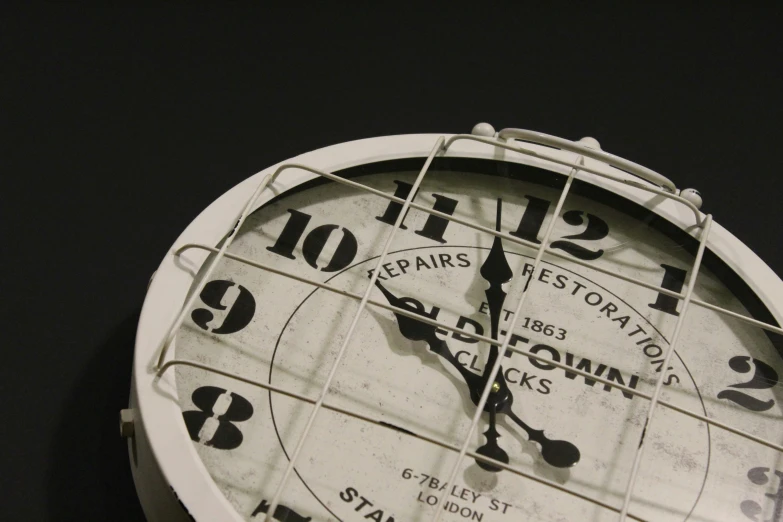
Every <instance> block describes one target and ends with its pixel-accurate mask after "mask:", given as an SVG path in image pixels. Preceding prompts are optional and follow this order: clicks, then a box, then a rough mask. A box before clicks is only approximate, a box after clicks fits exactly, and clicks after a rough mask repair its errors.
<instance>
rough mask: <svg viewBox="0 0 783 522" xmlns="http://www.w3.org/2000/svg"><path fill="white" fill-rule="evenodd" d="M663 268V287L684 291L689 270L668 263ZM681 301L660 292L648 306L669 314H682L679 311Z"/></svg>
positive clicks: (674, 290)
mask: <svg viewBox="0 0 783 522" xmlns="http://www.w3.org/2000/svg"><path fill="white" fill-rule="evenodd" d="M661 268H663V270H664V272H663V282H662V283H661V287H663V288H665V289H666V290H671V291H672V292H677V293H680V292H681V291H682V287H683V285H684V284H685V278H686V277H687V275H688V272H686V271H685V270H683V269H682V268H677V267H676V266H671V265H666V264H662V265H661ZM679 301H680V300H679V299H677V298H676V297H672V296H670V295H666V294H661V293H659V294H658V298H657V299H656V300H655V302H654V303H650V304H648V306H649V307H650V308H654V309H655V310H660V311H661V312H666V313H667V314H671V315H680V312H678V311H677V305H678V304H679Z"/></svg>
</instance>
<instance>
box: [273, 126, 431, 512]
mask: <svg viewBox="0 0 783 522" xmlns="http://www.w3.org/2000/svg"><path fill="white" fill-rule="evenodd" d="M444 141H445V138H444V137H443V136H441V137H439V138H438V139H437V140H436V142H435V146H434V147H433V148H432V151H431V152H430V154H429V156H427V160H426V161H425V162H424V166H423V167H422V168H421V171H420V172H419V175H418V176H417V177H416V181H415V182H414V183H413V186H412V187H411V191H410V194H408V197H407V198H406V199H405V203H404V204H403V206H402V209H400V214H399V215H398V216H397V219H396V220H395V222H394V226H392V229H391V230H390V231H389V235H388V237H387V238H386V243H385V244H384V246H383V250H382V251H381V255H380V256H379V257H378V262H377V263H376V265H375V270H373V272H372V276H371V277H370V281H369V283H368V284H367V289H366V290H365V291H364V295H363V296H362V300H361V301H360V302H359V306H358V307H357V310H356V313H355V314H354V316H353V320H352V322H351V326H350V328H348V332H347V333H346V335H345V339H344V340H343V344H342V346H341V347H340V350H339V351H338V352H337V356H336V357H335V359H334V363H332V368H331V369H330V370H329V375H328V376H327V378H326V380H325V381H324V385H323V387H322V388H321V392H320V394H319V397H318V401H317V402H316V403H315V405H314V406H313V410H312V412H310V417H309V418H308V419H307V424H305V427H304V430H303V431H302V434H301V435H300V436H299V442H298V443H297V445H296V448H295V449H294V451H293V452H292V453H291V456H290V458H289V459H288V466H287V467H286V470H285V472H284V473H283V477H282V478H281V479H280V484H279V485H278V487H277V491H276V492H275V496H274V497H273V498H272V501H271V502H270V503H269V509H268V510H267V512H266V516H265V517H264V522H272V516H273V515H274V513H275V511H276V510H277V505H278V504H279V503H280V498H281V497H282V496H283V489H284V488H285V485H286V483H287V482H288V478H289V477H290V476H291V472H292V471H293V470H294V466H295V465H296V460H297V458H298V457H299V454H300V453H301V450H302V448H303V447H304V444H305V441H306V440H307V436H308V435H309V434H310V430H311V429H312V427H313V422H315V417H316V416H317V415H318V411H319V410H320V408H321V405H322V404H323V402H324V399H326V395H327V393H329V387H330V386H331V384H332V380H333V379H334V376H335V374H336V373H337V369H338V368H339V366H340V362H341V361H342V359H343V355H344V354H345V351H346V349H347V348H348V343H349V342H350V341H351V339H352V338H353V333H354V331H355V329H356V325H357V324H358V323H359V318H360V317H361V315H362V311H363V310H364V308H365V306H366V305H367V301H368V300H369V299H370V294H371V293H372V290H373V287H374V286H375V282H376V281H377V280H378V276H379V275H380V273H381V266H382V265H383V262H384V260H385V259H386V256H387V255H388V253H389V248H390V247H391V244H392V241H393V240H394V236H395V235H396V234H397V231H398V230H399V229H400V225H402V222H403V220H404V219H405V216H406V214H407V213H408V209H409V208H410V204H411V201H413V199H414V198H415V197H416V194H417V193H418V191H419V186H420V185H421V182H422V180H423V179H424V176H425V175H426V174H427V171H428V170H429V168H430V165H431V164H432V160H433V159H434V158H435V155H436V154H437V153H438V152H439V151H440V150H441V147H442V146H443V142H444Z"/></svg>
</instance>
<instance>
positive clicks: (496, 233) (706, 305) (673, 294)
mask: <svg viewBox="0 0 783 522" xmlns="http://www.w3.org/2000/svg"><path fill="white" fill-rule="evenodd" d="M467 137H471V138H475V136H467ZM483 142H484V141H482V143H483ZM498 146H500V145H498ZM506 148H509V147H506ZM511 149H512V150H517V149H515V148H511ZM569 165H570V164H569ZM574 168H577V166H574ZM287 169H300V170H305V171H308V172H311V173H313V174H317V175H319V176H322V177H325V178H327V179H329V180H332V181H335V182H337V183H340V184H343V185H347V186H350V187H353V188H356V189H359V190H362V191H365V192H368V193H370V194H374V195H376V196H379V197H382V198H384V199H387V200H389V201H393V202H395V203H400V204H405V201H406V200H404V199H402V198H398V197H396V196H392V195H390V194H386V193H385V192H382V191H380V190H377V189H374V188H372V187H368V186H366V185H362V184H361V183H357V182H355V181H351V180H348V179H345V178H342V177H340V176H336V175H334V174H332V173H329V172H325V171H321V170H318V169H314V168H312V167H308V166H307V165H300V164H296V163H289V164H285V165H282V166H281V167H280V168H279V169H278V170H277V171H276V172H275V173H274V174H273V175H272V176H273V177H276V176H278V175H279V174H280V173H281V172H282V171H284V170H287ZM579 170H585V171H589V170H588V169H587V168H586V167H585V168H579ZM607 177H608V176H607ZM611 179H614V178H611ZM618 180H619V181H622V180H620V179H619V178H618ZM264 182H266V179H265V180H264V181H263V182H262V183H264ZM267 184H268V183H267ZM640 188H644V190H648V191H651V192H654V193H656V194H661V195H664V196H666V197H670V198H672V199H675V200H677V201H682V202H684V203H685V204H686V205H690V206H693V204H692V203H690V202H689V201H687V200H684V199H682V198H679V197H678V196H673V195H671V194H669V193H667V192H664V191H658V190H655V189H651V188H650V187H642V186H641V185H640ZM410 208H415V209H417V210H420V211H422V212H425V213H427V214H431V215H434V216H438V217H440V218H443V219H446V220H448V221H453V222H454V223H457V224H460V225H463V226H466V227H469V228H472V229H474V230H479V231H481V232H485V233H487V234H490V235H492V236H495V237H499V238H501V239H504V240H507V241H509V242H511V243H515V244H518V245H521V246H525V247H529V248H531V249H535V250H537V249H538V248H539V247H540V245H538V244H536V243H533V242H532V241H527V240H524V239H521V238H518V237H516V236H512V235H510V234H508V233H505V232H499V231H496V230H494V229H492V228H489V227H485V226H483V225H479V224H476V223H473V222H471V221H468V220H464V219H461V218H458V217H454V216H452V215H450V214H445V213H443V212H440V211H437V210H435V209H432V208H428V207H425V206H422V205H419V204H417V203H413V202H411V203H410ZM693 208H694V209H695V207H693ZM241 222H244V219H242V220H241ZM241 222H240V223H239V224H238V225H237V226H236V227H235V231H236V230H237V229H238V228H239V227H240V226H241ZM229 239H230V240H232V241H233V234H232V236H231V237H230V238H229ZM186 246H187V245H186ZM225 246H226V245H224V247H225ZM185 249H186V248H185V247H180V248H179V249H178V250H177V251H176V252H175V254H177V255H179V254H180V253H181V252H182V251H184V250H185ZM221 251H222V252H218V256H220V257H222V256H223V255H225V254H226V251H225V248H222V249H221ZM545 251H546V253H547V254H549V255H552V256H554V257H557V258H560V259H565V260H567V261H569V262H571V263H574V264H577V265H579V266H583V267H585V268H588V269H590V270H594V271H596V272H599V273H602V274H605V275H609V276H612V277H615V278H617V279H621V280H623V281H626V282H628V283H631V284H634V285H637V286H641V287H643V288H647V289H649V290H653V291H654V292H657V293H661V294H664V295H667V296H671V297H674V298H676V299H680V300H682V299H684V298H685V295H684V294H682V293H678V292H674V291H672V290H669V289H667V288H663V287H662V286H657V285H654V284H651V283H648V282H646V281H642V280H641V279H637V278H634V277H630V276H626V275H624V274H620V273H617V272H613V271H611V270H609V269H606V268H602V267H600V266H595V265H592V264H590V263H588V262H586V261H583V260H581V259H578V258H574V257H571V256H568V255H566V254H563V253H561V252H558V251H557V250H552V249H551V248H549V247H547V248H546V250H545ZM217 261H219V257H218V258H216V259H215V260H213V264H216V263H217ZM211 273H212V267H210V269H209V270H208V271H207V275H209V274H211ZM205 284H206V283H205ZM197 290H198V291H199V292H200V290H201V288H199V287H197ZM194 293H197V292H194ZM194 302H195V298H194V297H193V296H191V300H190V301H189V302H188V303H186V304H185V305H183V309H186V310H187V309H189V308H190V306H192V305H193V303H194ZM691 304H695V305H697V306H701V307H704V308H707V309H710V310H712V311H714V312H716V313H719V314H723V315H728V316H730V317H733V318H735V319H737V320H740V321H743V322H746V323H748V324H751V325H753V326H757V327H759V328H762V329H764V330H768V331H770V332H774V333H777V334H780V335H783V328H781V327H779V326H775V325H772V324H769V323H765V322H763V321H759V320H757V319H753V318H751V317H748V316H745V315H742V314H739V313H737V312H732V311H731V310H727V309H725V308H721V307H719V306H717V305H714V304H711V303H707V302H705V301H702V300H701V299H696V298H692V299H691ZM184 313H186V312H183V313H182V314H181V315H183V316H184ZM183 319H184V317H183ZM179 326H181V321H179V323H176V322H175V324H174V325H173V326H172V328H171V329H170V332H169V335H168V336H167V342H166V343H165V344H164V347H165V349H168V344H169V343H170V342H171V339H173V332H174V331H175V329H176V328H179ZM162 356H165V353H164V354H162ZM162 360H163V357H161V359H160V361H159V363H160V362H162ZM158 367H159V366H158Z"/></svg>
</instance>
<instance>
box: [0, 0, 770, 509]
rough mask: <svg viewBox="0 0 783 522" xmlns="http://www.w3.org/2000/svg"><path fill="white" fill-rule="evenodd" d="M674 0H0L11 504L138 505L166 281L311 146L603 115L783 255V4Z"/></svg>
mask: <svg viewBox="0 0 783 522" xmlns="http://www.w3.org/2000/svg"><path fill="white" fill-rule="evenodd" d="M680 4H682V3H672V4H670V5H662V6H658V7H656V8H652V7H650V8H647V7H638V6H637V7H636V8H635V9H634V11H633V12H627V11H624V10H622V9H621V8H620V6H619V4H618V5H616V6H611V5H598V6H592V7H590V8H589V9H581V8H579V9H577V8H575V7H574V6H571V5H568V4H560V5H557V6H552V7H549V8H547V9H542V8H534V7H531V6H527V5H525V4H523V3H519V2H518V3H503V4H491V5H489V6H488V7H485V8H483V9H482V10H480V11H462V10H460V9H458V8H455V7H454V6H453V5H452V6H448V5H443V6H440V7H438V8H437V9H435V8H434V7H432V8H426V7H425V6H426V4H425V3H421V4H412V5H408V6H401V7H400V8H399V9H398V10H397V11H392V10H388V11H387V10H384V11H381V10H378V9H379V8H377V7H373V8H372V9H368V8H365V7H359V6H357V5H349V4H334V5H333V6H331V7H315V6H304V7H299V8H296V9H294V8H290V9H280V8H276V9H274V10H270V9H260V8H256V9H247V8H244V7H241V6H239V5H237V4H231V6H230V7H224V8H216V7H212V8H208V7H205V4H198V5H197V6H196V7H189V8H185V7H184V6H181V7H179V8H172V7H168V8H166V9H161V8H147V9H134V10H130V9H108V8H98V7H90V8H87V7H83V6H79V5H75V4H66V5H53V6H48V7H46V8H42V9H35V10H33V9H29V10H25V11H21V10H19V11H17V10H13V9H10V8H8V7H4V8H0V9H2V11H0V183H1V185H0V227H2V228H1V229H0V230H2V241H3V247H2V251H3V255H2V259H3V263H2V266H3V270H2V285H1V286H0V303H1V304H0V314H1V315H0V317H2V329H3V332H5V335H4V336H3V337H2V338H1V339H2V340H0V343H1V344H0V345H1V346H2V364H0V390H1V391H2V398H3V400H2V407H0V412H1V414H0V416H1V417H2V420H1V421H0V443H2V449H1V450H0V490H1V491H2V496H1V497H0V499H1V500H0V519H2V520H25V521H28V520H29V521H34V520H96V521H103V520H113V521H123V520H134V521H135V520H141V519H142V518H143V516H142V515H141V510H140V507H139V504H138V500H137V499H136V495H135V491H134V488H133V484H132V481H131V477H130V471H129V466H128V461H127V454H126V451H125V444H124V442H123V441H122V440H121V439H120V438H119V436H118V432H117V413H118V411H119V410H120V409H121V408H122V407H124V406H125V405H126V404H127V402H126V401H127V397H128V386H129V379H130V369H131V357H132V349H133V338H134V330H135V323H136V320H137V315H138V311H139V309H140V306H141V303H142V300H143V297H144V293H145V288H146V284H147V281H148V279H149V277H150V275H151V274H152V272H153V271H154V270H155V269H156V267H157V265H158V263H159V262H160V260H161V259H162V257H163V255H164V254H165V253H166V251H167V249H168V247H169V246H170V245H171V243H172V242H173V241H174V240H175V238H176V237H177V235H178V234H179V232H180V231H181V230H182V229H183V228H184V227H185V226H186V225H187V224H188V223H189V222H190V221H191V220H192V219H193V218H194V217H195V216H196V215H197V214H198V213H199V212H200V211H201V210H202V209H203V208H204V207H206V206H207V205H208V204H209V203H210V202H211V201H212V200H214V199H215V198H217V197H218V196H219V195H220V194H222V193H223V192H225V191H226V190H227V189H229V188H230V187H232V186H233V185H235V184H236V183H238V182H239V181H240V180H242V179H244V178H246V177H248V176H249V175H251V174H252V173H254V172H257V171H259V170H261V169H263V168H265V167H267V166H269V165H271V164H273V163H276V162H278V161H281V160H284V159H286V158H288V157H291V156H293V155H296V154H299V153H302V152H306V151H309V150H312V149H315V148H318V147H323V146H326V145H330V144H334V143H339V142H343V141H347V140H353V139H358V138H364V137H371V136H377V135H388V134H403V133H419V132H468V131H470V129H471V127H472V126H473V125H474V124H475V123H477V122H479V121H488V122H490V123H492V124H493V125H494V126H495V127H496V128H497V129H500V128H503V127H522V128H529V129H534V130H539V131H543V132H547V133H550V134H555V135H558V136H561V137H565V138H570V139H578V138H580V137H582V136H586V135H589V136H593V137H595V138H597V139H598V140H599V141H600V142H601V144H602V146H603V148H604V150H607V151H609V152H612V153H614V154H618V155H621V156H624V157H627V158H629V159H632V160H634V161H636V162H638V163H641V164H643V165H645V166H648V167H650V168H652V169H654V170H657V171H659V172H661V173H663V174H665V175H667V176H668V177H670V178H671V179H673V180H674V181H675V183H676V184H677V185H678V186H679V187H690V186H692V187H696V188H698V189H699V190H700V191H701V192H702V194H703V195H704V200H705V204H704V207H703V210H705V211H707V212H711V213H713V214H714V215H715V217H716V220H717V221H718V222H720V223H722V224H723V225H724V226H726V227H727V228H728V229H729V230H730V231H732V232H733V233H735V234H736V235H737V236H738V237H740V238H742V239H743V240H744V241H745V242H746V243H747V244H748V245H749V246H750V247H751V248H753V249H754V250H755V251H756V252H757V253H759V255H760V256H761V257H762V258H763V259H765V260H766V261H767V262H768V263H769V264H770V266H772V268H773V269H775V270H776V271H777V272H778V274H783V249H781V242H780V239H781V232H780V226H781V218H780V211H779V199H780V193H781V190H782V189H783V179H782V178H783V172H781V167H780V160H781V154H782V153H783V151H781V143H783V131H782V130H781V120H783V101H781V94H782V93H783V72H782V67H781V66H782V65H783V52H782V51H783V47H782V46H781V39H780V36H779V33H780V27H781V22H783V17H782V16H781V8H780V4H779V3H778V5H777V6H773V5H772V4H770V5H763V4H759V5H747V3H743V4H738V5H735V6H730V5H726V4H714V3H710V4H703V5H696V6H688V7H685V6H683V5H680ZM428 9H429V10H428ZM430 10H431V12H430ZM8 334H10V335H8Z"/></svg>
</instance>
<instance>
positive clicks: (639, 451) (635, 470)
mask: <svg viewBox="0 0 783 522" xmlns="http://www.w3.org/2000/svg"><path fill="white" fill-rule="evenodd" d="M711 229H712V215H711V214H707V217H706V219H705V222H704V228H703V229H702V231H701V238H700V239H699V250H698V251H697V252H696V259H695V260H694V262H693V267H692V268H691V273H690V276H689V277H688V283H687V285H686V286H687V290H686V292H685V300H684V301H683V302H682V311H681V312H680V315H679V317H677V322H676V323H675V325H674V334H673V335H672V340H671V342H670V343H669V350H668V351H667V352H666V357H665V358H664V360H663V368H668V367H669V361H671V358H672V355H674V349H675V348H676V346H677V342H678V341H679V339H680V332H681V331H682V326H683V325H684V324H685V316H686V315H687V313H688V308H689V307H690V304H691V295H692V294H693V288H694V287H695V286H696V280H697V279H698V277H699V269H700V268H701V260H702V257H704V250H705V248H706V247H707V239H708V238H709V236H710V230H711ZM665 376H666V372H665V371H664V372H661V376H660V377H659V378H658V381H657V382H656V383H655V393H653V397H652V400H651V401H650V409H649V410H648V412H647V420H646V421H645V423H644V428H643V429H642V436H641V439H640V440H639V445H638V446H637V447H636V455H635V457H634V461H633V467H632V468H631V475H630V477H629V478H628V485H627V486H626V489H625V499H624V500H623V509H622V511H621V512H620V522H624V521H625V519H626V517H627V516H628V508H629V506H630V505H631V499H632V497H633V488H634V486H635V485H636V479H637V477H638V476H639V466H640V465H641V462H642V456H643V455H644V450H645V448H646V447H647V445H646V444H645V434H646V433H647V429H648V428H650V427H651V426H652V422H653V417H654V416H655V406H656V405H657V404H658V400H659V397H660V395H661V390H662V389H663V379H664V377H665Z"/></svg>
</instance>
